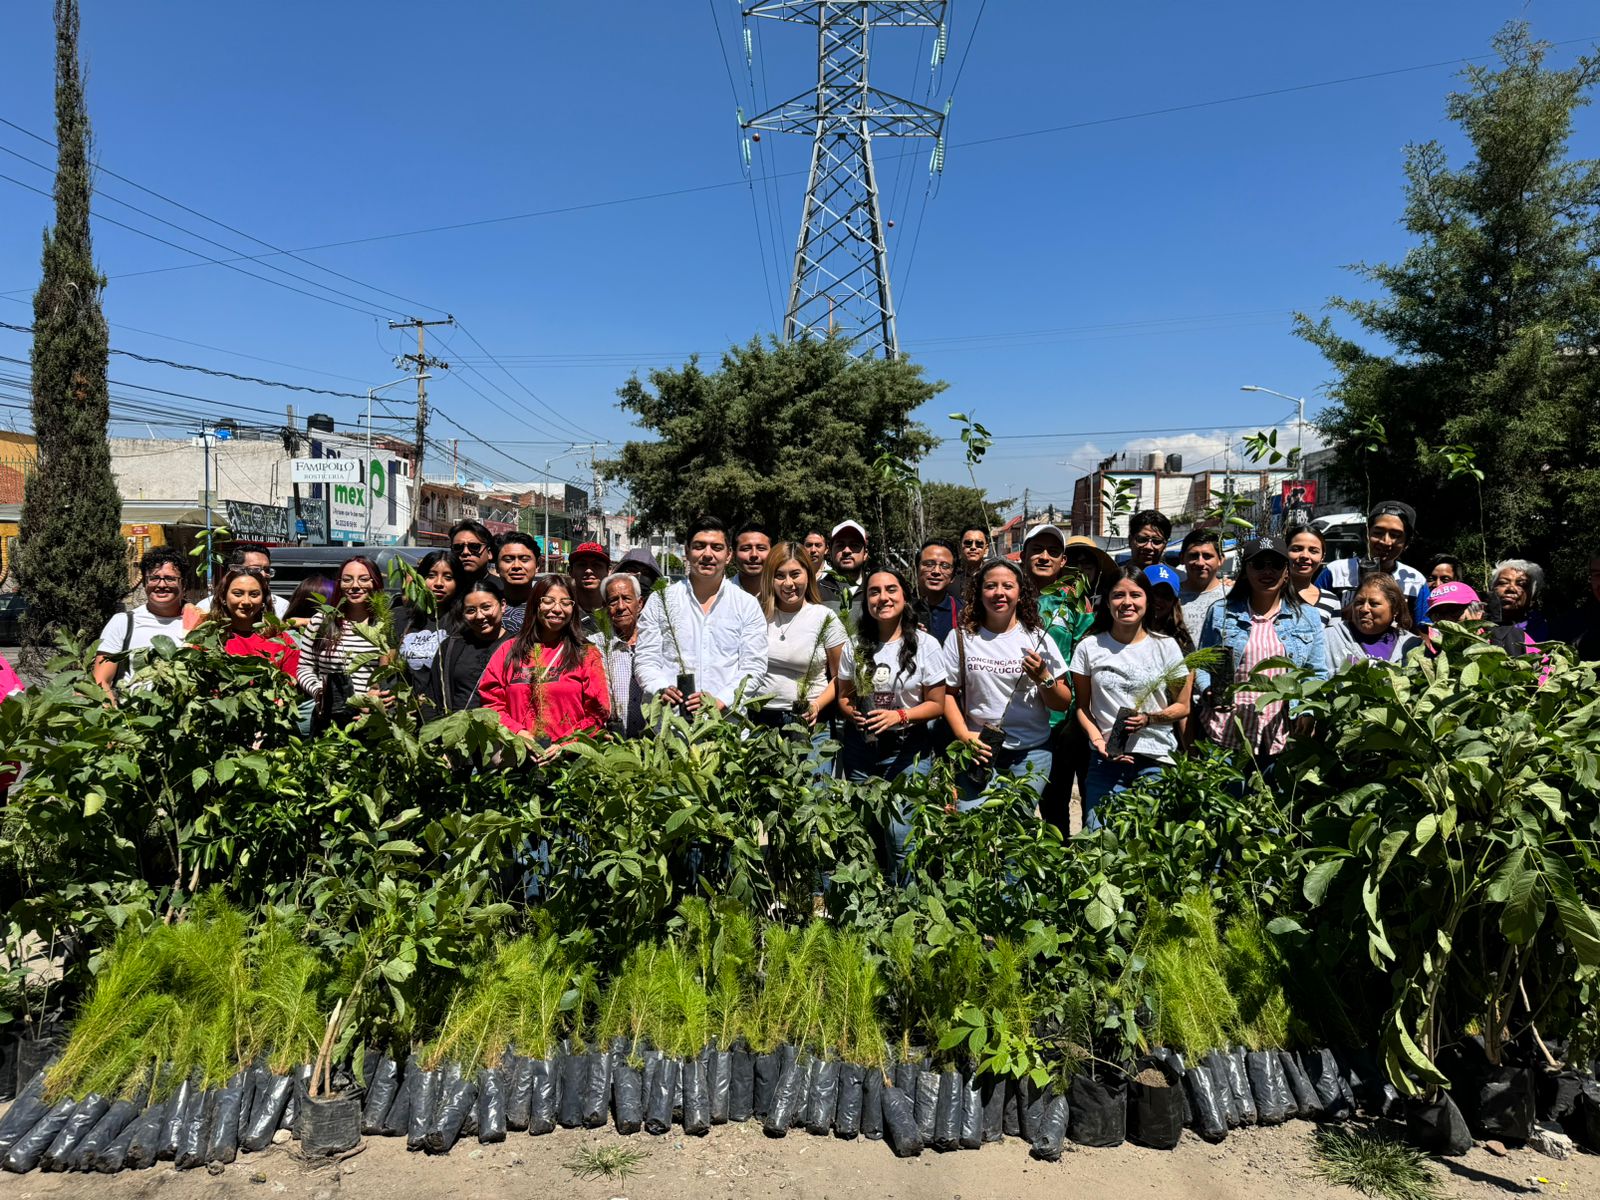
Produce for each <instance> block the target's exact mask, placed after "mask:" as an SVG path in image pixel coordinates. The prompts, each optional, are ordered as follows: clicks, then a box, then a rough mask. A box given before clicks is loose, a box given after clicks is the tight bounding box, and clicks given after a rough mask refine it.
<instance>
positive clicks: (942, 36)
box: [745, 21, 950, 69]
mask: <svg viewBox="0 0 1600 1200" xmlns="http://www.w3.org/2000/svg"><path fill="white" fill-rule="evenodd" d="M749 36H750V34H749V31H748V30H746V31H745V37H747V38H748V37H749ZM949 48H950V30H949V29H948V28H947V27H946V26H945V23H944V22H943V21H940V22H939V36H938V37H936V38H934V39H933V59H932V61H931V62H929V63H928V66H929V67H930V68H933V69H937V68H938V66H939V64H940V63H942V62H943V61H944V56H945V52H946V51H947V50H948V49H949Z"/></svg>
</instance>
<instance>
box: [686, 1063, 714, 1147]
mask: <svg viewBox="0 0 1600 1200" xmlns="http://www.w3.org/2000/svg"><path fill="white" fill-rule="evenodd" d="M678 1078H679V1080H680V1081H681V1084H680V1085H681V1086H682V1088H683V1131H684V1133H687V1134H689V1135H690V1136H691V1137H704V1136H705V1135H706V1134H708V1133H710V1132H711V1088H710V1085H709V1084H708V1083H707V1081H706V1060H705V1058H704V1056H702V1055H696V1056H695V1057H694V1058H686V1059H684V1060H682V1061H681V1062H680V1063H679V1064H678Z"/></svg>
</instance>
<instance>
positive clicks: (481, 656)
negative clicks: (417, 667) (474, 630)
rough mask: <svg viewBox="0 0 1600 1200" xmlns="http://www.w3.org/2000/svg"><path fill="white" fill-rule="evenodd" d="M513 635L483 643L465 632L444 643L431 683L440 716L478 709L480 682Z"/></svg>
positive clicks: (451, 637)
mask: <svg viewBox="0 0 1600 1200" xmlns="http://www.w3.org/2000/svg"><path fill="white" fill-rule="evenodd" d="M511 636H512V635H511V634H509V633H506V632H504V631H502V632H501V634H500V636H499V637H495V638H490V639H489V640H488V641H480V640H478V639H477V638H475V637H473V636H472V635H471V634H469V633H464V632H463V633H457V634H453V635H451V636H450V637H448V638H446V639H445V640H444V642H443V644H442V645H440V647H439V653H438V656H437V657H436V658H435V659H434V662H433V672H432V681H431V682H432V685H433V695H432V697H431V698H432V700H433V707H434V709H435V713H436V715H437V716H444V715H446V714H448V713H453V712H460V711H461V710H462V709H465V708H477V707H478V704H479V700H478V681H479V680H481V679H482V678H483V672H484V669H485V668H486V667H488V665H489V660H490V659H491V658H493V657H494V652H495V651H496V650H498V649H499V648H500V646H501V645H502V644H503V643H505V642H506V641H508V640H509V639H510V638H511Z"/></svg>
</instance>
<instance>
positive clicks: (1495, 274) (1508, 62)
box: [1299, 23, 1600, 596]
mask: <svg viewBox="0 0 1600 1200" xmlns="http://www.w3.org/2000/svg"><path fill="white" fill-rule="evenodd" d="M1494 48H1495V50H1496V51H1497V53H1498V55H1499V57H1500V62H1499V63H1498V64H1496V65H1493V66H1476V65H1474V66H1472V67H1469V68H1468V69H1467V70H1466V72H1465V73H1464V74H1465V78H1466V84H1467V86H1466V88H1465V89H1464V90H1463V91H1460V92H1457V93H1455V94H1453V95H1451V96H1450V98H1449V101H1448V104H1447V108H1446V111H1447V113H1448V115H1449V117H1450V119H1451V120H1452V121H1453V122H1454V123H1455V124H1456V125H1457V126H1459V127H1460V129H1461V131H1462V133H1463V134H1464V135H1465V139H1466V142H1467V144H1468V146H1469V147H1470V149H1471V152H1472V157H1471V159H1470V161H1466V162H1462V163H1459V164H1452V163H1451V162H1450V161H1449V159H1448V157H1447V155H1446V153H1445V150H1444V147H1443V146H1441V145H1440V144H1439V143H1438V142H1424V143H1421V144H1418V145H1412V146H1410V147H1408V148H1407V151H1406V164H1405V173H1406V207H1405V212H1404V216H1403V224H1404V226H1405V228H1406V229H1407V230H1408V231H1409V232H1410V233H1411V234H1412V235H1413V236H1414V237H1415V238H1416V241H1415V244H1414V245H1413V246H1412V247H1411V249H1410V250H1408V251H1407V253H1406V255H1405V257H1404V258H1403V259H1402V260H1401V261H1399V262H1397V263H1383V264H1377V265H1363V266H1360V267H1358V268H1356V270H1357V272H1358V274H1360V275H1361V276H1362V278H1363V279H1365V280H1367V281H1368V282H1369V283H1371V284H1373V285H1375V288H1376V290H1377V294H1376V295H1375V296H1374V297H1373V298H1370V299H1359V300H1356V299H1334V300H1333V301H1331V303H1330V307H1331V308H1332V309H1334V311H1335V312H1337V313H1340V314H1343V315H1344V316H1346V317H1349V318H1351V319H1353V321H1354V323H1355V325H1356V326H1357V327H1358V328H1359V330H1360V333H1361V334H1363V335H1365V336H1367V337H1369V338H1371V339H1375V340H1381V341H1382V342H1384V343H1387V346H1388V347H1392V348H1393V352H1392V353H1385V352H1383V351H1381V350H1378V349H1373V348H1370V347H1369V346H1368V345H1366V344H1363V343H1361V342H1358V341H1355V340H1353V339H1351V338H1350V337H1347V336H1345V335H1344V333H1343V332H1342V331H1339V330H1336V329H1335V328H1334V327H1333V325H1332V324H1331V323H1330V322H1329V321H1327V320H1323V321H1321V322H1315V323H1314V322H1312V321H1310V320H1307V319H1306V318H1303V317H1302V318H1301V319H1300V330H1299V331H1300V334H1301V336H1303V337H1305V338H1307V339H1308V340H1309V341H1310V342H1311V343H1312V344H1314V345H1316V346H1317V347H1318V348H1319V349H1320V350H1321V351H1322V352H1323V354H1324V355H1326V357H1327V358H1328V360H1329V362H1330V363H1331V364H1332V366H1333V368H1334V371H1335V378H1334V381H1333V382H1332V383H1331V384H1330V385H1329V394H1330V396H1332V398H1333V399H1334V401H1335V407H1334V408H1332V409H1331V410H1330V411H1329V412H1328V414H1326V416H1325V418H1324V419H1323V421H1322V422H1320V423H1321V424H1322V426H1323V429H1324V432H1325V433H1327V434H1328V435H1329V438H1330V440H1331V442H1332V443H1333V445H1335V446H1336V447H1337V448H1338V450H1339V451H1340V460H1341V464H1342V467H1343V471H1342V474H1343V475H1344V476H1345V478H1346V482H1348V483H1350V484H1351V485H1352V490H1353V491H1354V494H1356V495H1363V494H1366V493H1367V492H1368V491H1370V493H1371V497H1372V499H1373V500H1378V499H1383V498H1386V497H1389V496H1395V497H1399V498H1401V499H1409V500H1411V501H1413V502H1415V503H1416V505H1417V507H1418V509H1419V530H1418V532H1419V535H1420V536H1421V537H1422V538H1423V539H1425V540H1426V542H1427V545H1428V547H1429V549H1431V550H1434V551H1453V552H1455V553H1457V554H1459V555H1460V556H1461V557H1462V558H1463V559H1464V560H1466V561H1467V562H1469V563H1473V564H1477V565H1479V567H1480V569H1482V568H1481V564H1482V563H1483V560H1484V559H1485V558H1487V559H1489V560H1490V561H1491V562H1492V561H1493V560H1494V559H1495V558H1500V557H1506V556H1512V555H1514V556H1517V557H1526V558H1531V559H1534V560H1536V561H1539V562H1541V563H1543V564H1544V565H1545V566H1546V567H1547V568H1549V569H1550V575H1551V579H1552V582H1553V583H1555V584H1556V585H1557V587H1558V590H1561V591H1564V592H1565V593H1567V595H1568V596H1571V595H1572V594H1573V593H1574V592H1577V591H1579V585H1580V584H1582V585H1583V587H1582V591H1584V592H1586V591H1587V585H1586V583H1585V582H1584V574H1583V572H1584V569H1585V567H1586V566H1587V562H1588V559H1589V557H1590V556H1591V555H1592V554H1593V553H1594V552H1595V549H1596V546H1597V543H1596V541H1595V532H1594V531H1595V529H1596V528H1597V525H1600V160H1596V159H1573V158H1569V157H1568V142H1569V139H1570V138H1571V135H1572V128H1573V117H1574V113H1575V112H1576V110H1577V109H1579V108H1581V107H1582V106H1584V105H1586V104H1588V103H1589V100H1590V93H1591V92H1592V90H1593V89H1594V87H1595V86H1596V84H1597V83H1600V53H1590V54H1586V55H1581V56H1579V58H1578V60H1577V62H1576V63H1575V64H1574V65H1573V66H1572V67H1570V68H1568V69H1567V70H1560V71H1558V70H1551V69H1549V68H1547V67H1546V66H1545V64H1544V58H1545V52H1546V49H1547V47H1546V45H1545V44H1544V43H1542V42H1538V41H1535V40H1533V38H1532V37H1531V35H1530V34H1529V32H1528V28H1527V26H1526V25H1525V24H1521V23H1514V24H1512V25H1509V26H1507V27H1506V29H1504V30H1503V31H1502V32H1501V33H1500V35H1499V36H1498V37H1497V38H1496V39H1495V43H1494ZM1380 425H1381V427H1382V428H1381V433H1379V432H1378V426H1380ZM1447 449H1448V450H1449V451H1454V452H1456V453H1454V454H1452V453H1441V451H1445V450H1447ZM1464 467H1470V468H1475V469H1476V470H1481V471H1482V472H1483V479H1482V481H1481V497H1482V498H1481V503H1482V509H1481V513H1480V509H1479V504H1480V499H1479V492H1480V484H1479V481H1478V480H1476V479H1475V478H1474V477H1473V475H1472V473H1471V470H1470V469H1464ZM1413 561H1415V560H1413Z"/></svg>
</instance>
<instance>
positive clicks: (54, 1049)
mask: <svg viewBox="0 0 1600 1200" xmlns="http://www.w3.org/2000/svg"><path fill="white" fill-rule="evenodd" d="M64 1034H65V1030H64V1028H63V1027H62V1024H61V1022H59V1021H44V1022H41V1023H40V1025H39V1028H38V1030H37V1031H34V1032H30V1033H25V1034H23V1035H22V1036H20V1037H18V1038H17V1040H16V1047H15V1054H16V1060H15V1061H16V1067H15V1073H14V1074H13V1076H12V1079H13V1080H14V1081H15V1082H14V1083H13V1084H12V1086H13V1087H14V1088H16V1090H18V1091H23V1090H26V1088H27V1086H28V1085H29V1084H30V1083H32V1082H33V1081H34V1079H35V1078H37V1077H38V1076H39V1075H40V1074H41V1073H42V1072H43V1071H44V1069H45V1068H46V1067H48V1066H49V1065H50V1063H51V1061H52V1060H54V1058H55V1057H56V1055H57V1054H58V1053H60V1051H61V1047H62V1046H63V1045H65V1044H66V1037H65V1036H64Z"/></svg>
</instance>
